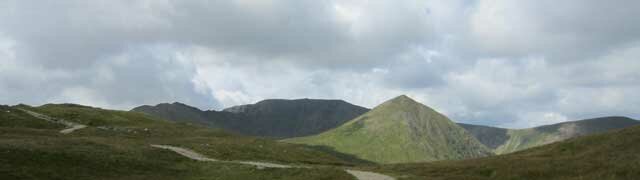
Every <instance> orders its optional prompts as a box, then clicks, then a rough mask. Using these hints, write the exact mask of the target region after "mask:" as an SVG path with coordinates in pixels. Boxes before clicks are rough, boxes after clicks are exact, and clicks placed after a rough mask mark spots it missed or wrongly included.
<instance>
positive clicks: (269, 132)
mask: <svg viewBox="0 0 640 180" xmlns="http://www.w3.org/2000/svg"><path fill="white" fill-rule="evenodd" d="M183 106H186V107H188V108H186V107H183ZM131 111H137V112H143V113H146V114H149V115H152V116H156V117H161V118H164V119H168V120H172V121H178V122H191V123H198V124H204V125H207V126H210V127H214V128H222V129H227V130H230V131H232V132H236V133H240V134H245V135H251V136H263V137H272V138H289V137H299V136H306V135H312V134H317V133H320V132H323V131H326V130H328V129H331V128H333V127H336V126H338V125H341V124H343V123H344V122H346V121H348V120H350V119H353V118H355V117H357V116H358V115H360V114H362V113H364V112H366V111H368V109H366V108H364V107H360V106H356V105H353V104H350V103H348V102H346V101H343V100H322V99H294V100H285V99H269V100H263V101H260V102H257V103H255V104H248V105H241V106H234V107H230V108H226V109H224V110H222V111H215V110H206V111H203V110H200V109H198V108H194V107H190V106H188V105H185V104H182V103H173V104H168V103H161V104H158V105H156V106H148V105H147V106H139V107H136V108H133V109H132V110H131Z"/></svg>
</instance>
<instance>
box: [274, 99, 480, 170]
mask: <svg viewBox="0 0 640 180" xmlns="http://www.w3.org/2000/svg"><path fill="white" fill-rule="evenodd" d="M286 141H288V142H294V143H303V144H310V145H319V146H327V147H331V148H334V149H335V150H337V151H340V152H344V153H349V154H354V155H356V156H357V157H359V158H362V159H366V160H371V161H374V162H379V163H402V162H424V161H437V160H450V159H465V158H475V157H483V156H488V155H491V152H490V150H489V149H488V148H487V147H485V146H484V145H482V144H481V143H479V142H478V141H477V140H476V139H475V138H473V136H471V135H470V134H468V133H467V132H466V131H465V130H464V129H463V128H461V127H459V126H458V125H456V124H455V123H453V122H452V121H451V120H449V119H448V118H447V117H445V116H444V115H442V114H440V113H438V112H436V111H434V110H433V109H431V108H429V107H426V106H424V105H422V104H420V103H418V102H415V101H414V100H412V99H410V98H408V97H406V96H399V97H397V98H394V99H392V100H389V101H387V102H385V103H383V104H381V105H379V106H378V107H376V108H374V109H372V110H371V111H369V112H367V113H365V114H363V115H361V116H360V117H358V118H356V119H354V120H352V121H349V122H348V123H346V124H344V125H342V126H340V127H338V128H336V129H333V130H330V131H328V132H325V133H322V134H320V135H316V136H309V137H302V138H294V139H288V140H286Z"/></svg>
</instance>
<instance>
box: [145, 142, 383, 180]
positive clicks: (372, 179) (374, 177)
mask: <svg viewBox="0 0 640 180" xmlns="http://www.w3.org/2000/svg"><path fill="white" fill-rule="evenodd" d="M151 147H154V148H160V149H167V150H171V151H173V152H175V153H178V154H180V155H182V156H185V157H187V158H190V159H193V160H197V161H211V162H225V163H236V164H246V165H252V166H256V167H257V168H258V169H263V168H310V167H306V166H289V165H283V164H274V163H265V162H254V161H220V160H216V159H211V158H208V157H206V156H205V155H202V154H200V153H197V152H194V151H192V150H189V149H186V148H181V147H175V146H168V145H156V144H152V145H151ZM345 171H346V172H347V173H349V174H351V175H353V176H355V177H356V179H358V180H395V178H393V177H390V176H387V175H384V174H378V173H374V172H366V171H357V170H350V169H345Z"/></svg>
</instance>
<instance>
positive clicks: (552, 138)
mask: <svg viewBox="0 0 640 180" xmlns="http://www.w3.org/2000/svg"><path fill="white" fill-rule="evenodd" d="M634 125H640V121H636V120H633V119H630V118H627V117H602V118H593V119H585V120H579V121H571V122H564V123H558V124H552V125H545V126H539V127H534V128H527V129H503V128H494V127H488V126H478V125H469V124H461V126H462V127H464V128H465V129H466V130H467V131H469V132H471V134H473V135H474V136H475V137H476V138H477V139H478V140H480V142H482V143H483V144H485V145H487V146H488V147H490V148H492V149H494V152H495V153H497V154H505V153H511V152H515V151H520V150H524V149H527V148H532V147H536V146H541V145H545V144H549V143H553V142H557V141H561V140H565V139H569V138H574V137H579V136H585V135H590V134H595V133H601V132H605V131H609V130H615V129H621V128H625V127H630V126H634Z"/></svg>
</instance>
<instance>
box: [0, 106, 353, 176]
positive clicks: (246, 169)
mask: <svg viewBox="0 0 640 180" xmlns="http://www.w3.org/2000/svg"><path fill="white" fill-rule="evenodd" d="M69 123H72V124H83V125H86V127H84V128H80V129H76V130H75V131H73V132H70V133H68V134H64V133H62V132H64V131H61V130H64V129H67V128H69V127H68V126H69V125H68V124H69ZM0 137H2V138H0V179H204V178H210V177H217V178H220V179H354V177H353V176H351V175H349V174H347V173H346V172H345V171H344V170H343V169H341V168H334V167H333V166H335V165H338V166H344V165H346V166H350V165H354V163H359V162H363V161H359V160H356V159H348V158H347V159H345V158H346V157H348V155H341V154H338V153H336V152H329V151H320V150H317V149H315V148H312V147H307V146H301V145H293V144H287V143H280V142H276V141H272V140H265V139H257V138H251V137H244V136H236V135H232V134H228V133H225V132H222V131H218V130H213V129H209V128H204V127H199V126H193V125H188V124H184V123H174V122H169V121H165V120H162V119H158V118H154V117H151V116H148V115H145V114H142V113H136V112H125V111H113V110H105V109H100V108H93V107H87V106H80V105H73V104H49V105H44V106H40V107H30V106H24V105H21V106H0ZM151 144H165V145H172V146H177V147H183V148H188V149H192V150H194V151H196V152H199V153H201V154H203V155H206V156H208V157H211V158H215V159H218V160H228V161H260V162H274V163H281V164H292V165H295V164H304V166H308V167H311V168H309V169H300V168H293V169H275V168H266V169H256V167H254V166H249V165H242V164H233V163H215V162H214V163H207V162H198V161H194V160H190V159H188V158H185V157H182V156H180V155H178V154H176V153H173V152H170V151H167V150H163V149H158V148H154V147H151V146H150V145H151Z"/></svg>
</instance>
